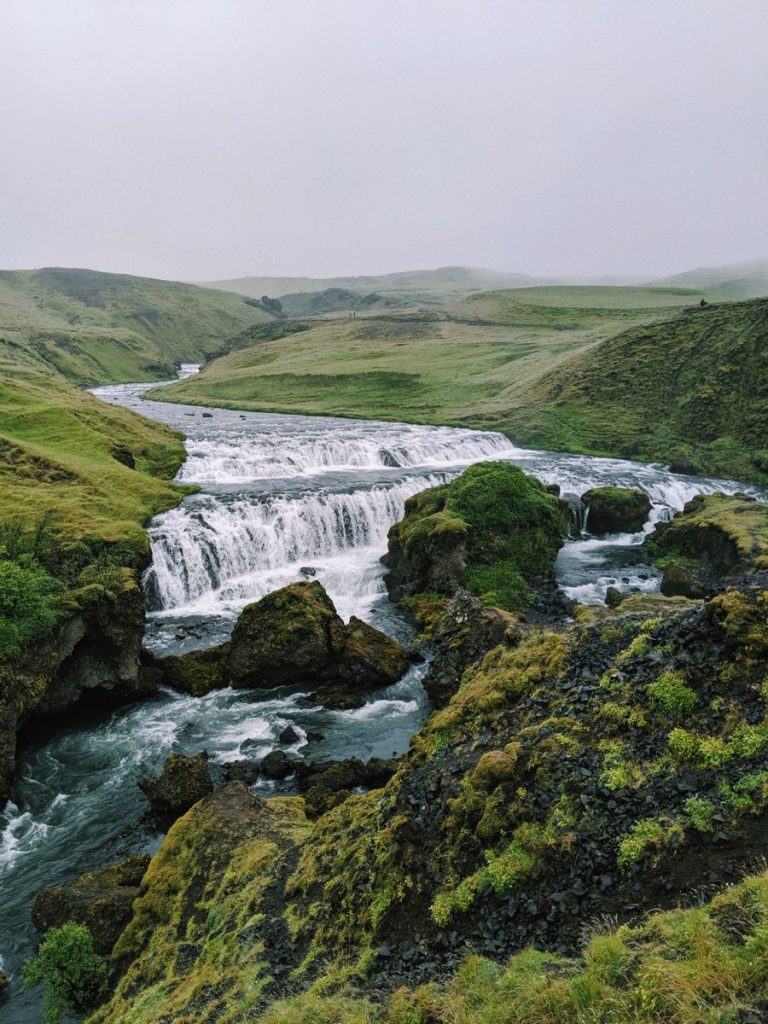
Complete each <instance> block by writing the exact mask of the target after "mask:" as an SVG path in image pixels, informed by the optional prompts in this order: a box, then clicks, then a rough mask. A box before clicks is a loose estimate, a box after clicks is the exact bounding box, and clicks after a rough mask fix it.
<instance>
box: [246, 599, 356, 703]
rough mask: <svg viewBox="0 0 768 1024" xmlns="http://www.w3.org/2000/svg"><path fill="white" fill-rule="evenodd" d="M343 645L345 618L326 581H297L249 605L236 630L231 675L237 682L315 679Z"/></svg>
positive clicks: (257, 683) (268, 683) (264, 683)
mask: <svg viewBox="0 0 768 1024" xmlns="http://www.w3.org/2000/svg"><path fill="white" fill-rule="evenodd" d="M343 645H344V623H343V622H342V620H341V618H340V617H339V616H338V614H337V613H336V609H335V608H334V606H333V602H332V601H331V599H330V598H329V597H328V595H327V594H326V592H325V589H324V588H323V586H322V584H320V583H317V582H315V581H311V582H307V583H292V584H290V585H289V586H287V587H283V588H282V589H281V590H276V591H275V592H274V593H272V594H267V596H266V597H263V598H262V599H261V600H260V601H256V602H255V603H254V604H249V605H247V606H246V607H245V608H244V609H243V611H242V612H241V614H240V617H239V618H238V620H237V623H236V624H235V628H234V631H233V633H232V641H231V645H230V650H229V654H228V657H227V675H228V677H229V678H230V679H231V681H232V684H233V685H234V686H264V687H271V686H279V685H280V684H282V683H286V682H292V681H293V680H295V679H297V678H298V679H313V678H318V675H319V674H321V673H323V671H324V670H325V669H326V668H327V666H328V664H329V662H331V661H333V660H335V658H336V657H337V655H338V654H339V653H340V652H341V649H342V647H343Z"/></svg>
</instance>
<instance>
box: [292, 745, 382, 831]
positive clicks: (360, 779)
mask: <svg viewBox="0 0 768 1024" xmlns="http://www.w3.org/2000/svg"><path fill="white" fill-rule="evenodd" d="M396 770H397V760H396V759H394V758H393V759H386V760H385V759H384V758H380V757H373V758H371V760H370V761H368V762H367V763H363V762H362V761H361V760H360V759H359V758H357V757H348V758H345V759H344V760H343V761H322V762H319V763H317V764H311V763H310V764H307V763H305V764H304V765H302V767H301V769H300V771H299V773H298V781H299V792H300V793H302V794H303V795H304V801H305V805H306V810H307V815H308V816H309V817H311V818H316V817H319V815H321V814H324V813H325V812H326V811H327V810H330V809H331V807H335V806H336V805H337V804H339V803H342V802H343V801H344V800H346V799H347V798H348V797H349V796H351V794H352V791H353V790H355V789H360V788H362V787H370V788H378V787H379V786H383V785H385V784H386V783H387V782H388V781H389V779H390V778H391V777H392V776H393V775H394V773H395V771H396Z"/></svg>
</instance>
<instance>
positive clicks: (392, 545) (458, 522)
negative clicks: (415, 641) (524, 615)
mask: <svg viewBox="0 0 768 1024" xmlns="http://www.w3.org/2000/svg"><path fill="white" fill-rule="evenodd" d="M567 532H568V511H567V506H566V504H565V503H564V502H562V501H560V500H559V499H558V498H557V497H555V496H554V495H553V494H550V493H549V492H548V491H547V490H546V488H545V487H544V486H543V485H542V484H541V483H539V481H538V480H535V479H534V478H533V477H529V476H526V475H525V473H523V472H522V470H520V469H518V468H517V467H516V466H512V465H510V464H509V463H505V462H480V463H477V464H476V465H474V466H470V467H469V469H466V470H465V471H464V472H463V473H462V474H461V476H459V477H457V478H456V479H455V480H453V481H451V482H450V483H448V484H443V485H441V486H439V487H432V488H429V489H428V490H426V491H421V492H420V493H419V494H415V495H414V496H413V497H411V498H409V499H408V501H406V503H405V516H404V518H403V519H402V520H401V521H400V522H399V523H396V524H395V525H394V526H393V527H392V528H391V530H390V531H389V541H388V543H389V548H388V551H387V554H386V555H384V557H383V558H382V561H383V562H384V564H385V565H386V566H387V567H388V568H389V572H388V574H387V576H386V584H387V588H388V590H389V594H390V597H391V598H392V599H393V600H395V601H401V600H403V599H404V598H408V597H413V596H415V595H419V594H425V593H436V594H443V595H448V596H450V595H452V594H453V593H454V592H455V591H456V590H458V589H460V588H462V587H465V588H467V589H469V590H471V591H473V592H474V593H476V594H479V595H481V596H482V597H484V599H486V601H487V603H489V604H494V605H498V606H500V607H504V608H507V609H509V610H521V609H522V608H524V607H526V606H528V605H530V604H531V602H532V601H533V600H534V599H535V592H536V591H537V590H539V589H552V588H553V587H554V562H555V557H556V555H557V552H558V550H559V548H560V547H561V546H562V544H563V540H564V538H565V536H566V534H567Z"/></svg>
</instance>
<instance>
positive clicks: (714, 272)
mask: <svg viewBox="0 0 768 1024" xmlns="http://www.w3.org/2000/svg"><path fill="white" fill-rule="evenodd" d="M648 283H649V284H651V285H654V286H656V287H659V288H700V289H702V290H706V291H708V292H715V293H717V294H720V295H729V296H731V297H733V298H744V299H758V298H761V297H762V296H765V295H768V259H766V260H749V261H747V262H743V263H726V264H723V265H722V266H719V267H696V268H695V269H694V270H686V271H684V272H683V273H681V274H673V275H671V276H670V277H661V278H657V279H656V280H654V281H649V282H648Z"/></svg>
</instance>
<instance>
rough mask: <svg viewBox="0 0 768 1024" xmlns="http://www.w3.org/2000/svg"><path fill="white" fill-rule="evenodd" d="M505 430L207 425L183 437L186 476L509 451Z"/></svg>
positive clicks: (231, 479)
mask: <svg viewBox="0 0 768 1024" xmlns="http://www.w3.org/2000/svg"><path fill="white" fill-rule="evenodd" d="M516 451H517V449H515V448H514V447H513V446H512V445H511V444H510V442H509V441H508V440H507V438H506V437H504V435H503V434H497V433H492V432H480V431H475V430H460V429H456V428H453V429H451V428H444V427H405V428H403V427H401V426H400V425H398V427H397V429H395V428H393V427H392V426H389V425H386V424H376V429H375V430H374V429H372V428H371V426H370V425H366V424H364V425H363V429H361V428H360V427H359V426H358V425H357V424H355V426H354V427H351V426H349V425H344V426H342V427H338V426H335V425H334V426H333V427H332V428H325V429H322V428H320V429H318V428H315V429H310V430H308V429H306V428H304V429H303V430H297V431H296V430H295V431H292V432H290V433H288V432H281V433H280V434H279V435H278V434H276V433H275V432H274V431H263V432H260V433H251V434H245V433H243V434H242V435H240V436H234V437H233V435H232V432H231V431H220V432H217V433H214V432H213V431H211V432H210V433H209V435H208V436H205V437H197V438H194V439H190V440H189V441H188V442H187V452H188V455H189V458H188V459H187V461H186V463H185V464H184V466H183V467H182V469H181V471H180V473H179V477H178V479H179V480H180V481H183V482H184V483H214V484H236V483H244V482H247V481H255V480H269V479H276V478H281V477H296V476H302V475H309V474H316V473H328V472H333V471H344V470H355V469H362V470H370V469H392V468H397V469H406V468H408V469H412V468H417V467H418V468H430V467H435V468H437V467H439V466H447V465H456V464H461V463H470V462H477V461H479V460H481V459H486V458H495V459H498V458H510V457H513V456H514V454H515V452H516Z"/></svg>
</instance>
